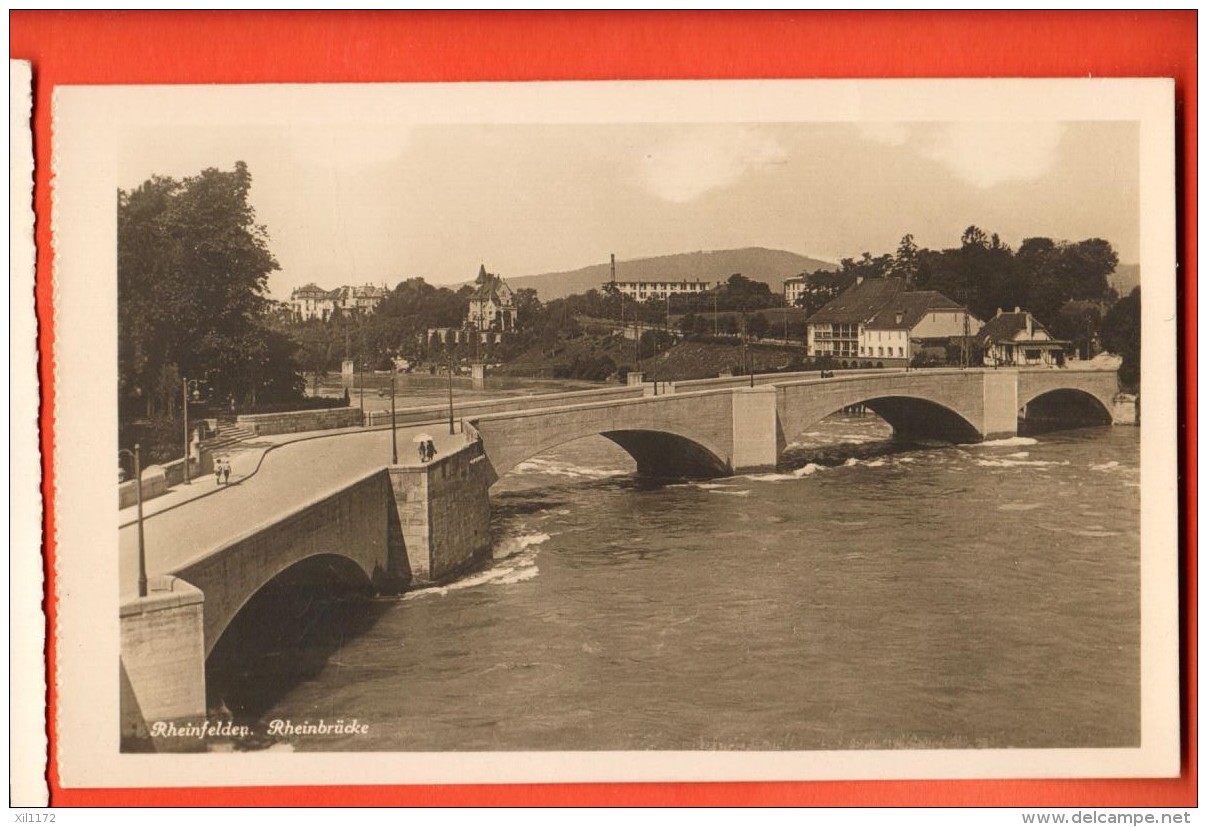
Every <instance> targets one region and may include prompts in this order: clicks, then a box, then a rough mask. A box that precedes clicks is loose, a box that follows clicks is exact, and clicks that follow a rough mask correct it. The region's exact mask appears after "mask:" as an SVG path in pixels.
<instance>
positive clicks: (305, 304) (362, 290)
mask: <svg viewBox="0 0 1207 827" xmlns="http://www.w3.org/2000/svg"><path fill="white" fill-rule="evenodd" d="M385 296H386V288H384V287H375V286H373V285H372V284H365V285H361V286H359V287H356V286H353V285H344V286H342V287H337V288H335V289H334V290H324V289H323V288H321V287H319V286H318V285H317V284H314V283H313V282H311V283H310V284H307V285H305V286H303V287H298V288H296V289H295V290H294V291H293V292H292V293H290V294H289V308H290V310H291V311H292V312H293V317H294V318H295V319H297V320H298V321H303V322H304V321H309V320H310V319H320V320H321V321H327V320H328V319H330V318H331V316H332V314H333V313H335V311H336V309H338V310H340V312H342V313H372V312H373V311H374V310H375V309H377V305H378V304H380V303H381V300H382V299H384V298H385Z"/></svg>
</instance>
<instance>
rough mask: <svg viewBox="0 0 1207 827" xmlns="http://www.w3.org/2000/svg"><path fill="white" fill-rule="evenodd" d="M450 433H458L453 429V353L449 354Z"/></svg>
mask: <svg viewBox="0 0 1207 827" xmlns="http://www.w3.org/2000/svg"><path fill="white" fill-rule="evenodd" d="M448 432H449V433H450V434H455V433H457V432H456V430H454V428H453V352H452V351H451V350H450V351H449V352H448Z"/></svg>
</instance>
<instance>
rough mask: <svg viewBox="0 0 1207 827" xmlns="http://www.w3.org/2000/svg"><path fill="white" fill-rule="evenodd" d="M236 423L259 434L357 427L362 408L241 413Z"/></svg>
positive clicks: (359, 422)
mask: <svg viewBox="0 0 1207 827" xmlns="http://www.w3.org/2000/svg"><path fill="white" fill-rule="evenodd" d="M235 423H236V424H237V425H238V426H239V427H241V428H247V429H248V430H249V431H251V432H253V433H255V434H256V435H257V436H267V435H268V434H299V433H302V432H304V431H325V430H328V429H331V428H355V427H357V426H359V425H360V424H361V411H360V408H353V407H348V408H326V409H323V410H316V411H286V412H282V413H266V414H240V415H239V416H238V418H237V419H236V420H235Z"/></svg>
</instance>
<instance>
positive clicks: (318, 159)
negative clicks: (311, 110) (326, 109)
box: [288, 123, 411, 168]
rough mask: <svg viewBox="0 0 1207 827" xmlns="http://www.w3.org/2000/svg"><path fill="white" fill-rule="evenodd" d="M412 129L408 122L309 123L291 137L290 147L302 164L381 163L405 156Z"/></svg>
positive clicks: (341, 166) (330, 165) (350, 165)
mask: <svg viewBox="0 0 1207 827" xmlns="http://www.w3.org/2000/svg"><path fill="white" fill-rule="evenodd" d="M410 131H411V128H410V126H408V125H406V124H374V123H361V124H354V123H317V124H306V125H304V126H299V127H298V128H297V129H296V130H295V131H293V133H292V134H291V135H290V136H289V139H288V147H289V151H290V152H291V153H292V155H293V157H294V158H295V159H297V160H298V161H299V162H301V163H303V164H309V165H314V166H320V167H334V168H356V167H366V166H380V165H382V164H387V163H389V162H391V161H394V160H396V159H397V158H399V157H400V156H401V155H402V151H403V149H404V148H405V147H406V143H407V139H408V137H409V136H410Z"/></svg>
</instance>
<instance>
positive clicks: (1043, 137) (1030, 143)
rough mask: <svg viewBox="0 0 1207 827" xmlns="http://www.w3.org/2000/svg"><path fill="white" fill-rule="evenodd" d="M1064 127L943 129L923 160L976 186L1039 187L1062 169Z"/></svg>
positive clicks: (1028, 125)
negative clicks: (1047, 176)
mask: <svg viewBox="0 0 1207 827" xmlns="http://www.w3.org/2000/svg"><path fill="white" fill-rule="evenodd" d="M1064 133H1065V125H1064V124H1062V123H1025V122H1016V123H958V124H947V125H945V126H943V127H941V128H940V129H938V130H937V131H936V132H935V133H934V134H933V135H932V136H931V138H930V140H929V141H927V142H926V145H925V148H924V149H923V154H924V155H926V156H927V157H928V158H931V159H932V160H935V161H938V162H940V163H942V164H945V165H946V166H948V167H949V168H951V170H952V171H953V172H955V173H956V175H958V176H960V177H961V178H963V179H964V180H965V181H967V182H968V183H970V184H972V185H973V186H976V187H980V188H981V189H988V188H989V187H992V186H994V185H995V184H1001V183H1004V182H1006V181H1035V180H1037V179H1039V178H1041V177H1043V175H1045V174H1046V173H1047V172H1049V171H1050V170H1051V169H1052V167H1053V166H1054V165H1055V164H1056V159H1057V155H1058V153H1059V150H1060V142H1061V139H1062V138H1063V137H1064Z"/></svg>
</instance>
